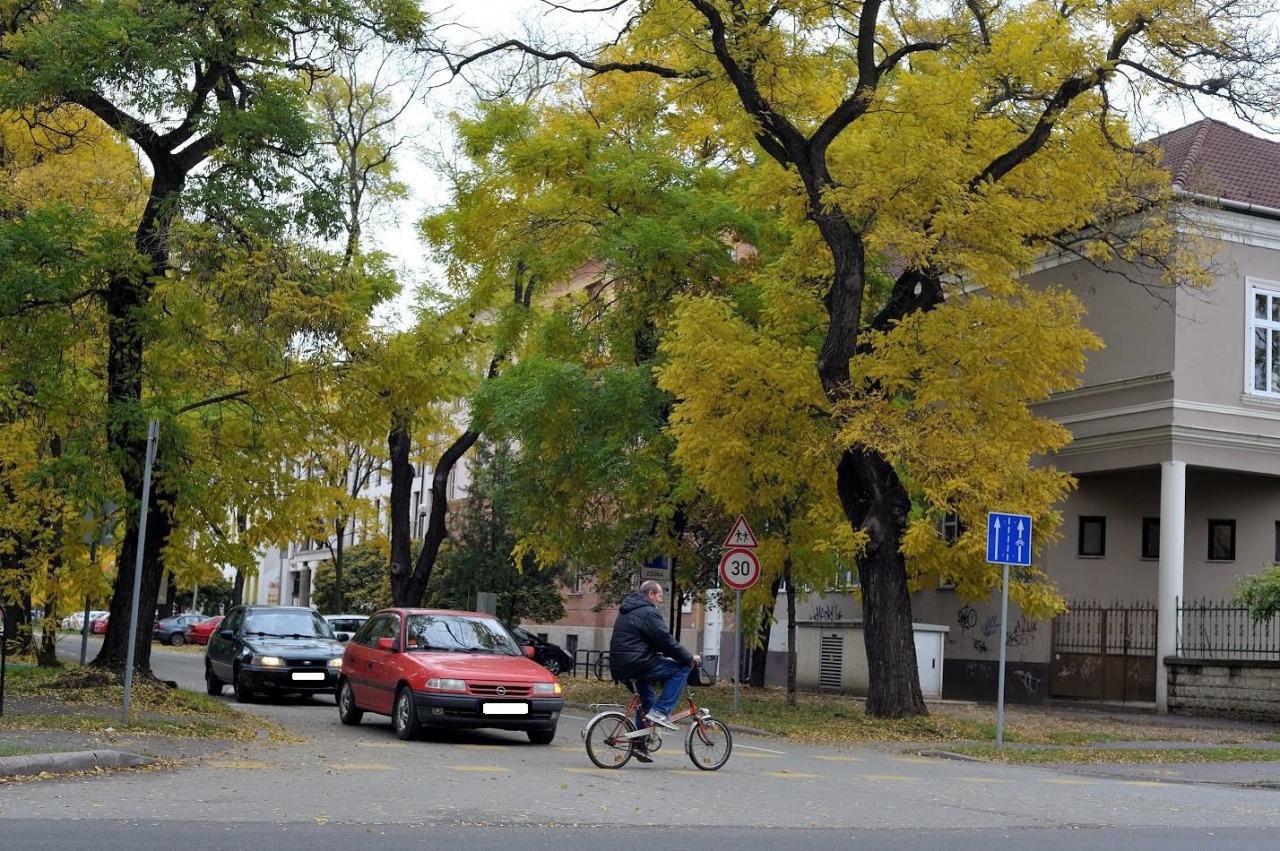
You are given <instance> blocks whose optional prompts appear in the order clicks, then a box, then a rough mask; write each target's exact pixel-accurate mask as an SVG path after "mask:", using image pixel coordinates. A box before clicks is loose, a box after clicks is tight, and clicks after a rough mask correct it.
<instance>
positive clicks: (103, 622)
mask: <svg viewBox="0 0 1280 851" xmlns="http://www.w3.org/2000/svg"><path fill="white" fill-rule="evenodd" d="M110 617H111V615H109V614H102V615H98V616H97V617H96V618H94V619H93V620H91V621H89V631H90V632H92V633H93V634H94V635H105V634H106V632H107V620H108V619H109V618H110Z"/></svg>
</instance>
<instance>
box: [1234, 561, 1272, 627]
mask: <svg viewBox="0 0 1280 851" xmlns="http://www.w3.org/2000/svg"><path fill="white" fill-rule="evenodd" d="M1231 599H1232V600H1234V601H1235V602H1236V603H1239V604H1240V605H1242V606H1248V607H1249V616H1250V617H1251V618H1253V620H1254V621H1255V622H1259V623H1260V622H1262V621H1269V620H1271V619H1272V618H1274V617H1275V616H1276V613H1277V612H1280V564H1269V565H1267V566H1266V567H1265V568H1263V570H1262V572H1261V573H1255V574H1254V575H1252V576H1242V577H1240V578H1239V579H1238V580H1237V581H1236V587H1235V590H1234V591H1233V593H1232V595H1231Z"/></svg>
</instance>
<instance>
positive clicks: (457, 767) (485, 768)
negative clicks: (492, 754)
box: [446, 765, 511, 772]
mask: <svg viewBox="0 0 1280 851" xmlns="http://www.w3.org/2000/svg"><path fill="white" fill-rule="evenodd" d="M446 767H447V768H452V769H453V770H454V771H507V772H509V771H511V769H510V768H504V767H503V766H501V765H450V766H446Z"/></svg>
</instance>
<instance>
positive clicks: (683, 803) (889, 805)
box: [0, 645, 1280, 851]
mask: <svg viewBox="0 0 1280 851" xmlns="http://www.w3.org/2000/svg"><path fill="white" fill-rule="evenodd" d="M76 652H77V653H78V645H77V647H76ZM152 662H153V669H154V670H155V671H156V673H157V674H158V675H160V676H162V677H164V678H166V679H174V680H176V681H178V682H179V683H180V684H183V685H188V686H192V687H196V688H199V687H202V686H201V680H200V664H201V659H200V656H199V655H197V654H195V653H192V652H189V651H187V652H181V651H173V650H168V649H162V648H159V647H157V648H155V651H154V654H153V658H152ZM223 699H224V700H228V701H231V700H233V698H231V697H230V696H229V695H228V696H227V697H224V698H223ZM244 708H245V709H246V710H247V711H250V712H255V713H261V714H263V715H267V716H270V717H272V718H274V719H276V720H277V721H279V722H280V723H282V724H285V725H287V726H288V727H290V728H291V729H292V730H293V731H294V732H296V733H297V734H298V736H299V737H300V738H301V740H302V741H300V742H291V743H271V742H259V743H253V744H247V745H245V746H243V749H242V751H241V752H238V753H234V754H231V755H228V756H226V757H220V758H216V759H208V760H205V761H203V762H202V763H200V764H196V765H190V766H187V767H183V768H180V769H177V770H174V771H160V772H156V771H147V772H132V771H131V772H117V773H112V774H107V775H101V776H82V777H68V778H62V779H51V780H43V781H38V782H28V783H16V784H6V785H5V786H4V787H2V789H0V849H4V851H8V849H9V848H20V849H24V851H25V849H30V848H58V849H68V851H74V849H79V848H85V849H88V848H90V847H92V848H93V849H95V851H108V849H114V848H124V847H125V846H126V844H127V845H128V847H129V848H130V849H131V851H146V849H152V848H155V849H159V848H165V849H171V848H173V847H178V846H187V845H190V846H192V847H200V848H202V849H219V848H227V849H232V848H269V847H271V846H272V845H278V844H279V843H280V842H281V841H282V837H288V841H289V843H290V846H289V847H306V848H308V849H311V850H312V851H320V849H327V848H335V849H336V848H339V847H341V848H343V849H350V848H361V849H363V848H370V849H376V848H384V847H385V848H392V847H396V848H400V847H404V846H405V845H406V844H408V845H411V846H412V847H422V848H437V847H439V848H456V847H460V846H461V845H463V844H466V845H467V846H469V847H481V848H484V847H494V848H498V847H504V848H509V847H511V845H512V844H514V843H516V842H518V843H520V845H521V846H523V847H527V848H532V849H541V848H547V849H550V848H557V849H578V848H584V849H585V848H587V847H590V848H592V849H596V848H599V847H600V846H601V844H602V843H610V842H616V843H618V844H620V845H621V846H622V847H635V846H637V845H639V844H641V843H642V842H643V843H644V844H646V845H649V844H652V843H663V844H675V843H679V844H682V845H686V846H689V847H695V848H730V847H732V848H735V849H746V851H750V849H766V848H768V849H770V851H773V849H776V847H777V846H778V844H779V843H780V842H781V843H786V847H798V848H828V847H830V848H835V847H840V848H849V847H858V848H864V849H878V848H885V849H888V848H894V849H902V848H905V849H934V848H939V849H941V848H943V847H946V848H948V849H949V851H953V849H955V848H976V847H981V848H984V849H986V848H1013V847H1015V845H1014V844H1015V843H1017V846H1018V847H1027V846H1028V844H1029V843H1035V845H1036V846H1037V847H1038V848H1041V849H1058V848H1061V849H1078V848H1080V849H1082V848H1097V847H1100V846H1104V845H1105V846H1107V847H1108V849H1109V851H1136V850H1137V849H1148V848H1150V849H1157V848H1158V849H1161V851H1170V849H1181V848H1187V849H1190V848H1196V849H1200V848H1223V849H1228V848H1229V849H1234V848H1245V847H1249V848H1257V847H1269V846H1270V845H1271V844H1273V843H1274V841H1275V832H1274V831H1275V829H1276V828H1277V827H1278V826H1280V792H1277V791H1275V790H1270V789H1255V788H1241V787H1228V786H1220V785H1194V784H1187V783H1176V782H1153V781H1150V780H1141V781H1138V780H1125V779H1120V778H1109V777H1096V776H1084V775H1081V774H1078V773H1073V772H1064V771H1055V770H1046V769H1041V768H1032V767H1024V766H1004V765H994V764H986V763H972V762H960V761H954V760H944V759H935V758H927V757H920V756H912V755H907V754H903V753H900V752H898V751H895V750H893V749H891V748H873V747H865V748H832V747H823V746H803V745H795V744H792V743H784V742H778V741H774V740H771V739H767V738H759V737H753V736H750V735H747V734H745V733H739V735H737V736H736V737H735V747H734V753H733V757H732V758H731V759H730V761H729V763H728V765H726V766H725V768H724V769H722V770H721V771H718V772H703V771H698V770H696V769H695V768H694V767H693V765H692V764H691V763H690V762H689V760H688V758H687V757H686V756H685V755H684V753H683V751H682V749H681V747H680V744H679V741H678V739H675V738H674V737H673V738H668V740H667V744H666V746H665V747H664V748H663V750H662V751H661V752H659V753H658V754H657V755H656V759H655V761H654V763H653V764H652V765H637V764H635V763H631V764H629V765H628V766H627V767H625V768H624V769H622V770H617V771H606V770H601V769H597V768H595V767H594V766H592V765H591V763H590V762H589V761H588V760H587V758H586V754H585V753H584V751H583V748H582V744H581V741H580V739H579V731H580V730H581V729H582V727H583V726H584V724H585V722H586V715H585V713H582V712H577V711H574V712H572V713H571V714H569V715H567V716H566V717H564V718H563V719H562V721H561V724H560V734H559V736H558V738H557V739H556V741H555V742H554V743H553V744H552V745H551V746H541V747H540V746H535V745H530V744H528V742H527V740H526V739H525V737H524V736H523V734H519V733H506V732H502V731H483V732H475V733H452V734H448V735H436V736H431V737H430V738H428V739H427V740H424V741H419V742H400V741H399V740H397V739H396V738H395V737H394V735H393V734H392V733H391V729H390V724H389V723H388V722H387V721H386V720H385V719H380V718H375V717H373V716H368V715H366V720H365V721H364V723H362V724H361V725H359V726H357V727H344V726H342V725H341V724H340V723H339V721H338V717H337V710H336V708H335V707H334V706H333V704H332V701H330V700H328V699H327V698H312V699H308V700H303V701H284V702H280V703H260V704H252V705H249V706H246V707H244ZM730 720H731V719H730ZM14 839H18V840H21V842H19V843H17V844H14V845H10V841H11V840H14ZM113 843H114V844H113Z"/></svg>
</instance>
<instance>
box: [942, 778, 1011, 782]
mask: <svg viewBox="0 0 1280 851" xmlns="http://www.w3.org/2000/svg"><path fill="white" fill-rule="evenodd" d="M956 779H957V780H959V781H960V782H962V783H1012V782H1013V781H1012V780H997V779H996V778H994V777H957V778H956Z"/></svg>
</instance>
